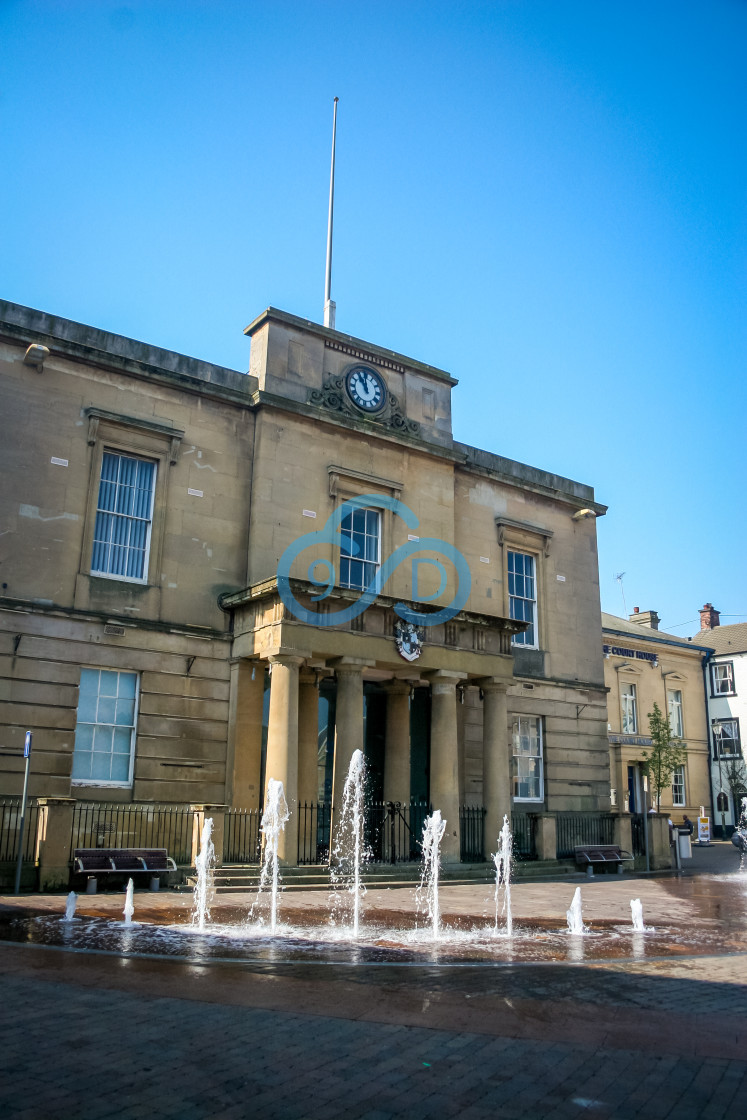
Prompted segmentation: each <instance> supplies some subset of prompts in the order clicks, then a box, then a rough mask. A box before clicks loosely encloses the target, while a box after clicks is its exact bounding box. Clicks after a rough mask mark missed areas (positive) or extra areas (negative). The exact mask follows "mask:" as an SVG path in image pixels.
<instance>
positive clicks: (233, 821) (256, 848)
mask: <svg viewBox="0 0 747 1120" xmlns="http://www.w3.org/2000/svg"><path fill="white" fill-rule="evenodd" d="M261 821H262V814H261V813H260V811H259V809H229V810H228V811H227V812H226V816H225V823H224V826H223V862H224V863H259V862H260V858H261V851H262V833H261V831H260V825H261Z"/></svg>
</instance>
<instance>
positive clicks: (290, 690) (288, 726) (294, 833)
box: [265, 653, 303, 866]
mask: <svg viewBox="0 0 747 1120" xmlns="http://www.w3.org/2000/svg"><path fill="white" fill-rule="evenodd" d="M269 660H270V664H271V666H272V673H271V676H270V718H269V724H268V728H267V762H266V766H265V775H266V781H265V784H266V783H267V782H268V781H269V780H270V778H275V780H276V781H280V782H282V783H283V789H284V790H285V800H286V801H287V803H288V809H289V810H290V820H289V821H288V822H287V824H286V826H285V830H284V831H283V832H281V834H280V840H279V843H278V859H279V860H280V862H281V863H284V864H289V865H291V866H294V865H295V864H296V862H297V860H298V668H299V666H300V665H301V664H302V663H303V658H302V657H297V656H295V655H293V654H286V653H277V654H272V655H271V656H270V658H269Z"/></svg>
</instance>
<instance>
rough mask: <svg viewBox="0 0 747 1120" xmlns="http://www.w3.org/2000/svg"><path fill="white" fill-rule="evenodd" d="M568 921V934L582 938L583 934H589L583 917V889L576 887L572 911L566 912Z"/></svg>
mask: <svg viewBox="0 0 747 1120" xmlns="http://www.w3.org/2000/svg"><path fill="white" fill-rule="evenodd" d="M565 916H566V920H567V922H568V932H569V933H573V934H576V935H578V936H580V935H581V934H584V933H588V932H589V931H588V929H587V927H586V926H585V925H584V919H583V917H582V915H581V888H580V887H576V893H575V894H574V896H573V902H572V903H571V908H570V910H566V912H565Z"/></svg>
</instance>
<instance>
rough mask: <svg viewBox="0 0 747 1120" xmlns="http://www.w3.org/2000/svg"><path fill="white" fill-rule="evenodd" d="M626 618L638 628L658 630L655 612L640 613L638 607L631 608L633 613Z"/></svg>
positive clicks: (657, 618) (657, 619)
mask: <svg viewBox="0 0 747 1120" xmlns="http://www.w3.org/2000/svg"><path fill="white" fill-rule="evenodd" d="M628 618H629V621H630V622H635V623H636V624H637V625H638V626H648V628H649V629H650V630H658V629H659V615H658V614H657V613H656V611H642V610H641V608H640V607H633V613H632V614H631V615H629V616H628Z"/></svg>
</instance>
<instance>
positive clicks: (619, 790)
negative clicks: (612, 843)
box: [602, 608, 711, 824]
mask: <svg viewBox="0 0 747 1120" xmlns="http://www.w3.org/2000/svg"><path fill="white" fill-rule="evenodd" d="M602 634H603V646H602V649H603V653H604V659H605V660H604V672H605V680H606V682H607V687H608V689H609V695H608V711H609V743H610V773H611V776H612V797H613V802H614V804H615V807H616V808H617V810H618V811H619V812H622V813H630V814H641V813H645V812H647V810H648V809H649V808H650V807H651V795H650V791H648V790H647V789H646V786H647V782H646V780H645V775H644V768H643V766H642V762H643V752H644V751H646V752H650V750H651V737H650V728H649V721H648V716H649V713H650V712H652V711H653V707H654V704H658V705H659V709H660V711H661V712H662V714H663V715H665V716H667V718H668V719H669V724H670V727H671V729H672V733H673V734H674V735H675V736H676V737H677V738H679V739H681V740H682V742H683V744H684V745H685V746H686V748H687V752H686V759H685V762H684V763H683V764H682V766H679V767H677V770H676V771H675V773H674V775H673V776H672V783H671V788H668V789H666V790H665V791H664V792H663V794H662V797H661V812H662V813H666V814H668V815H670V816H671V818H672V820H673V821H674V823H675V824H678V823H681V821H682V818H683V816H685V815H687V816H688V817H689V818H690V820H693V821H694V820H696V819H697V817H698V815H699V813H700V808H701V806H703V807H705V808H706V810H707V811H709V810H710V803H711V797H710V788H709V781H708V729H707V723H706V709H705V697H704V694H703V665H704V663H705V661H706V659H707V657H708V654H709V650H708V649H707V648H704V647H703V646H702V645H699V644H698V645H695V644H693V643H692V642H690V641H688V640H687V639H686V638H680V637H677V636H676V635H674V634H666V633H664V632H663V631H660V630H659V619H658V615H657V613H656V611H639V610H638V608H636V609H635V611H634V613H633V614H632V615H630V617H629V618H628V619H624V618H618V617H616V616H615V615H611V614H603V615H602ZM709 815H710V813H709Z"/></svg>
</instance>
